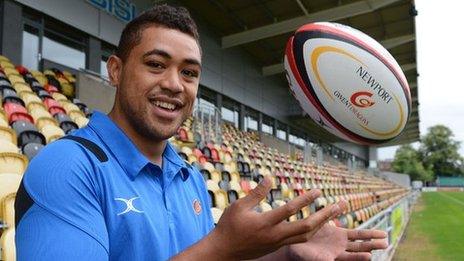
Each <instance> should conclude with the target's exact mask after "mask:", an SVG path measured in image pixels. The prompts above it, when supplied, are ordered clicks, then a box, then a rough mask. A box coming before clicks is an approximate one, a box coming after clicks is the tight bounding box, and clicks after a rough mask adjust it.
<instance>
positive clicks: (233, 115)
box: [221, 107, 238, 127]
mask: <svg viewBox="0 0 464 261" xmlns="http://www.w3.org/2000/svg"><path fill="white" fill-rule="evenodd" d="M221 116H222V119H223V120H226V121H229V122H232V123H234V125H235V127H238V112H236V111H233V110H230V109H228V108H226V107H222V108H221Z"/></svg>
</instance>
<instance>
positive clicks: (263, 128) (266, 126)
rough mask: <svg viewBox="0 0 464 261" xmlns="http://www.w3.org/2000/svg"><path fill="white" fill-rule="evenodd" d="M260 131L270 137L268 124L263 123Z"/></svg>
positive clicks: (270, 130) (270, 127)
mask: <svg viewBox="0 0 464 261" xmlns="http://www.w3.org/2000/svg"><path fill="white" fill-rule="evenodd" d="M261 130H262V131H263V132H265V133H268V134H271V135H272V126H271V125H268V124H266V123H264V122H263V124H262V125H261Z"/></svg>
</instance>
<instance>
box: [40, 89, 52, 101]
mask: <svg viewBox="0 0 464 261" xmlns="http://www.w3.org/2000/svg"><path fill="white" fill-rule="evenodd" d="M36 93H37V96H39V97H40V99H42V100H43V99H45V98H51V99H53V97H52V96H51V95H50V93H48V92H47V91H46V90H44V89H43V88H42V89H38V90H37V91H36Z"/></svg>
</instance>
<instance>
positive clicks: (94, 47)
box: [85, 36, 102, 73]
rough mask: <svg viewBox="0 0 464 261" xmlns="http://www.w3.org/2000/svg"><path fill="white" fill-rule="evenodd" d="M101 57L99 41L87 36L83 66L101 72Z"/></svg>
mask: <svg viewBox="0 0 464 261" xmlns="http://www.w3.org/2000/svg"><path fill="white" fill-rule="evenodd" d="M101 59H102V50H101V41H100V40H99V39H97V38H95V37H92V36H89V40H88V49H87V60H86V61H85V68H86V69H88V70H91V71H93V72H96V73H101V68H100V67H101Z"/></svg>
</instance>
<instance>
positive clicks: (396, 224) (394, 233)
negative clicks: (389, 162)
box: [357, 191, 420, 261]
mask: <svg viewBox="0 0 464 261" xmlns="http://www.w3.org/2000/svg"><path fill="white" fill-rule="evenodd" d="M419 196H420V192H419V191H414V192H411V193H409V194H408V195H406V196H405V197H403V198H402V199H401V200H399V201H398V202H396V203H395V204H393V205H391V206H390V207H388V208H387V209H384V210H383V211H382V212H380V213H378V214H377V215H375V216H374V217H372V218H371V219H369V220H368V221H366V222H364V223H363V224H361V225H360V226H359V227H357V229H379V230H383V231H386V232H387V233H388V248H387V249H385V250H376V251H373V252H372V260H379V261H380V260H382V261H384V260H391V259H392V258H393V255H394V253H395V250H396V248H397V246H398V243H399V242H400V239H401V237H402V236H403V234H404V232H405V230H406V226H407V224H408V222H409V218H410V216H411V211H412V206H413V205H414V204H415V202H416V200H417V198H418V197H419Z"/></svg>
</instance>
